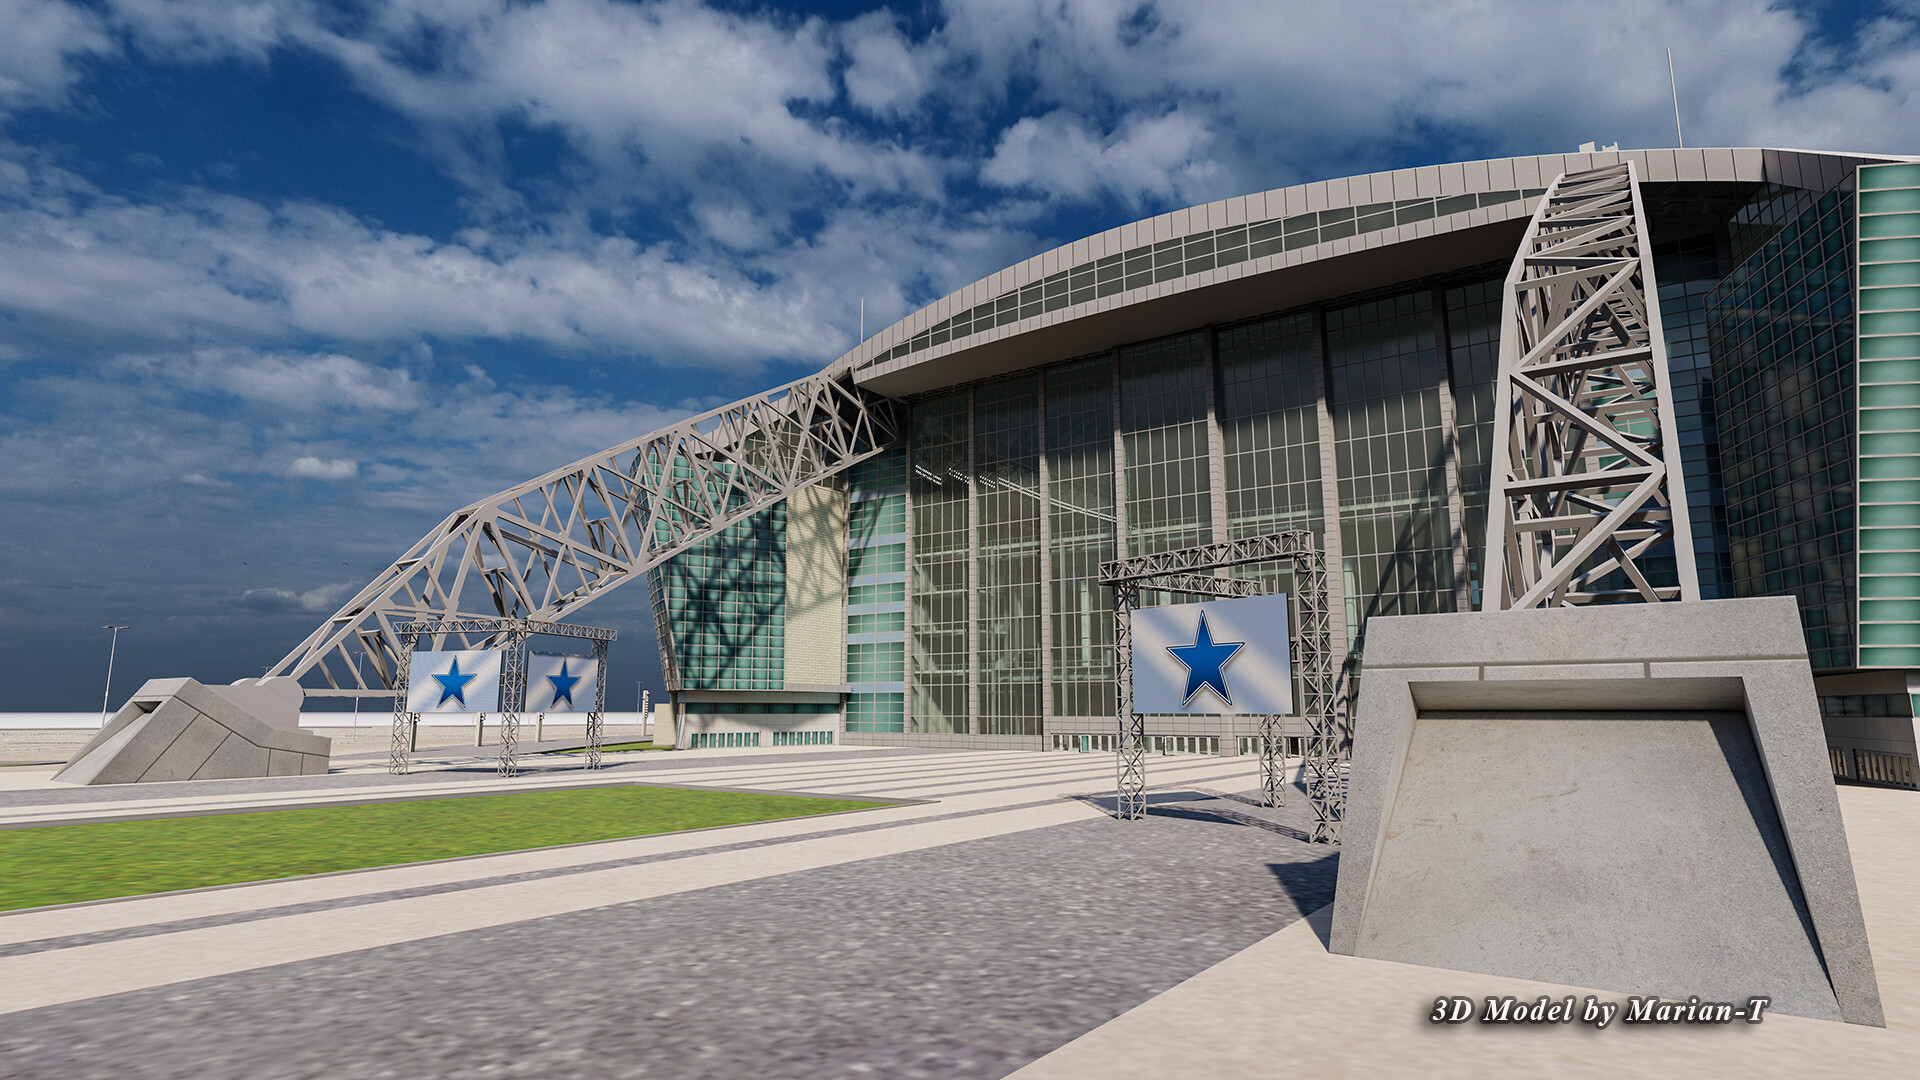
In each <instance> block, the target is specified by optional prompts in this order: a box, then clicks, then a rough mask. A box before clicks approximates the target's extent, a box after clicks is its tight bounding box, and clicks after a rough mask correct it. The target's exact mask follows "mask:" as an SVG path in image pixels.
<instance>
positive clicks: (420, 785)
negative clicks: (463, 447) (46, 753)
mask: <svg viewBox="0 0 1920 1080" xmlns="http://www.w3.org/2000/svg"><path fill="white" fill-rule="evenodd" d="M483 754H484V751H483ZM609 763H610V767H609V768H608V769H605V770H602V771H600V772H599V773H597V774H595V773H587V772H585V771H584V770H581V769H579V768H578V764H577V763H576V762H572V761H566V762H560V763H557V764H551V765H550V764H547V763H545V762H535V763H532V767H531V768H530V769H529V771H528V772H527V773H526V774H524V775H522V776H521V777H518V778H516V779H513V780H502V779H500V778H498V777H495V776H493V775H491V772H490V771H489V769H488V765H489V759H486V758H485V757H484V756H478V757H476V756H474V755H472V754H471V753H470V752H468V753H464V754H462V753H455V752H452V751H449V752H448V753H446V754H445V755H442V759H441V760H437V761H428V762H423V764H422V767H421V769H420V770H418V771H416V772H415V773H414V774H413V775H410V776H407V777H390V776H387V775H386V774H385V773H384V772H383V771H380V769H379V768H378V767H377V766H376V765H373V764H369V765H366V766H364V767H356V768H355V769H354V770H353V771H343V772H340V773H336V774H334V775H331V776H327V777H308V778H288V779H287V780H285V781H275V782H270V783H269V782H222V781H209V782H204V783H197V784H181V785H167V786H165V787H164V788H160V787H150V788H147V789H142V790H128V789H117V790H113V791H103V790H101V789H73V788H67V787H65V786H64V785H51V784H48V783H47V782H46V781H45V778H44V773H43V774H42V775H41V776H40V777H38V778H36V777H34V776H31V775H28V774H26V773H25V772H23V771H18V770H8V771H6V772H0V796H3V798H0V826H5V825H8V824H15V825H21V824H27V823H40V824H44V823H52V822H57V821H63V820H99V819H103V818H114V817H127V816H136V817H137V816H150V815H154V814H165V813H175V812H180V811H183V810H193V811H209V810H237V809H260V808H266V807H274V806H300V805H321V804H327V803H339V802H343V801H358V800H372V799H390V798H395V797H417V796H437V795H451V794H466V793H497V792H501V791H508V790H529V789H547V788H552V787H556V786H569V785H578V784H598V783H607V782H610V781H613V782H618V781H638V782H644V783H665V784H679V785H688V786H712V787H726V788H744V789H754V790H773V791H794V792H811V793H818V794H828V795H844V796H884V797H890V798H898V799H910V800H915V801H914V802H911V803H907V804H904V805H898V806H892V807H887V808H883V809H878V810H863V811H856V812H851V813H845V814H838V815H830V816H824V817H816V818H806V819H800V820H794V821H776V822H762V823H756V824H750V825H741V826H731V827H727V828H722V829H711V830H701V831H697V832H688V833H675V834H669V835H664V836H654V837H640V838H635V839H630V840H615V841H607V842H602V843H595V844H583V845H574V846H569V847H561V848H549V849H542V850H537V851H527V852H513V853H506V854H501V855H489V856H480V857H476V858H469V859H457V860H448V861H444V862H434V863H422V864H413V865H409V866H401V867H391V868H385V869H375V870H366V871H354V872H349V873H342V874H331V875H322V876H317V877H309V878H299V879H290V880H285V881H277V882H263V883H258V884H251V885H240V886H232V887H226V888H219V889H207V890H198V891H192V892H183V893H174V894H167V895H161V896H153V897H144V898H131V899H126V900H117V901H106V902H101V903H95V904H85V905H74V906H69V907H63V908H49V909H40V910H35V911H25V912H17V913H13V914H8V915H0V1014H7V1015H8V1019H7V1020H6V1021H4V1022H0V1076H8V1077H11V1076H20V1077H41V1076H45V1077H60V1078H61V1080H73V1078H85V1077H92V1076H99V1077H109V1076H111V1077H115V1078H116V1080H117V1078H122V1077H174V1076H179V1077H187V1076H191V1077H196V1078H198V1077H215V1078H218V1077H235V1078H239V1077H247V1078H249V1080H258V1078H267V1077H281V1076H287V1077H294V1076H300V1077H306V1076H336V1075H340V1076H344V1075H379V1074H385V1075H409V1076H464V1075H481V1074H485V1075H490V1076H515V1077H517V1076H554V1075H582V1076H598V1075H634V1076H647V1077H674V1078H696V1077H701V1078H704V1077H715V1078H733V1077H740V1076H755V1075H758V1076H768V1077H782V1078H785V1077H807V1078H813V1077H821V1078H827V1077H832V1078H843V1077H874V1076H882V1077H894V1076H900V1077H937V1078H946V1077H955V1078H958V1077H979V1078H997V1077H1001V1076H1007V1075H1009V1074H1011V1075H1014V1076H1019V1077H1022V1078H1029V1080H1031V1078H1062V1077H1095V1076H1098V1077H1101V1078H1103V1080H1105V1078H1108V1077H1117V1078H1125V1077H1149V1076H1152V1077H1165V1076H1185V1075H1210V1076H1219V1077H1240V1076H1247V1077H1266V1076H1274V1075H1290V1074H1296V1073H1297V1074H1301V1075H1326V1076H1368V1077H1373V1076H1400V1075H1418V1076H1421V1077H1433V1076H1468V1075H1471V1076H1488V1075H1528V1076H1533V1075H1542V1074H1554V1075H1559V1074H1565V1075H1572V1076H1588V1075H1591V1076H1599V1075H1609V1076H1613V1075H1660V1076H1668V1075H1674V1074H1676V1073H1700V1074H1708V1075H1718V1074H1728V1073H1739V1074H1742V1075H1756V1076H1774V1075H1794V1076H1796V1077H1804V1076H1808V1075H1829V1074H1836V1073H1845V1074H1847V1075H1863V1076H1866V1075H1888V1076H1907V1075H1912V1072H1913V1067H1914V1062H1915V1061H1920V904H1916V900H1920V796H1916V795H1915V794H1914V793H1911V792H1901V791H1889V790H1883V789H1871V788H1859V787H1843V788H1841V790H1840V797H1841V806H1842V809H1843V812H1844V813H1845V815H1846V819H1847V829H1848V837H1849V843H1850V845H1851V847H1852V852H1853V858H1854V864H1855V867H1856V871H1857V874H1858V876H1859V881H1860V890H1861V898H1862V903H1863V906H1864V908H1865V912H1866V918H1867V926H1868V931H1869V934H1870V937H1871V940H1872V944H1873V950H1874V957H1875V961H1876V966H1877V968H1878V971H1879V977H1880V987H1881V994H1882V998H1883V1001H1884V1004H1885V1008H1886V1013H1887V1018H1888V1024H1889V1026H1888V1028H1887V1029H1886V1030H1875V1029H1864V1028H1858V1027H1851V1026H1846V1025H1840V1024H1827V1023H1821V1022H1818V1021H1811V1020H1804V1019H1800V1018H1796V1017H1787V1016H1769V1017H1768V1018H1767V1020H1766V1022H1765V1023H1763V1024H1761V1025H1758V1026H1753V1025H1746V1024H1734V1025H1730V1026H1727V1027H1709V1028H1651V1029H1650V1028H1627V1027H1625V1026H1623V1025H1620V1024H1618V1023H1617V1022H1616V1024H1615V1025H1614V1026H1613V1027H1612V1028H1610V1029H1608V1030H1605V1031H1593V1030H1589V1029H1587V1028H1585V1027H1583V1026H1582V1025H1578V1024H1575V1025H1570V1026H1565V1027H1560V1026H1554V1027H1549V1028H1545V1029H1536V1028H1506V1027H1483V1026H1482V1025H1479V1024H1474V1023H1469V1024H1464V1025H1460V1026H1457V1027H1447V1026H1441V1027H1435V1026H1432V1025H1429V1024H1427V1023H1426V1021H1425V1016H1426V1014H1427V1011H1428V1010H1429V1009H1430V1008H1431V1005H1432V1002H1433V999H1434V998H1435V997H1437V996H1440V995H1455V994H1460V995H1467V996H1470V997H1473V998H1475V999H1476V1000H1478V999H1479V998H1482V997H1484V996H1487V995H1499V994H1513V995H1516V996H1519V997H1521V998H1525V999H1529V1000H1530V999H1532V998H1535V997H1538V996H1539V995H1540V994H1542V993H1546V994H1549V995H1555V996H1561V995H1564V994H1565V993H1575V994H1584V993H1587V992H1589V991H1581V990H1572V989H1569V988H1561V987H1547V986H1540V985H1537V984H1532V983H1526V982H1523V981H1520V980H1513V979H1501V978H1496V977H1491V976H1483V975H1473V974H1466V973H1459V972H1450V971H1442V970H1437V969H1431V968H1420V967H1413V966H1409V965H1401V964H1392V963H1387V962H1383V961H1373V960H1360V959H1355V958H1351V957H1341V956H1333V955H1331V954H1329V953H1328V952H1327V951H1326V948H1325V945H1324V939H1325V935H1326V926H1325V917H1326V912H1325V911H1324V910H1322V911H1320V912H1319V915H1318V916H1316V917H1314V918H1311V919H1309V918H1302V915H1303V914H1304V913H1306V912H1312V911H1315V910H1316V909H1321V908H1322V907H1323V905H1325V904H1326V903H1327V902H1328V901H1329V900H1330V899H1331V892H1332V882H1333V870H1334V867H1335V863H1336V858H1335V856H1334V853H1333V852H1330V851H1329V850H1328V849H1326V848H1323V847H1315V846H1313V845H1308V844H1305V843H1304V842H1302V839H1303V837H1302V834H1301V828H1302V827H1303V826H1304V825H1305V822H1306V808H1305V806H1304V805H1303V804H1304V799H1303V798H1299V797H1297V796H1298V792H1297V791H1296V798H1294V799H1293V800H1291V802H1292V805H1290V806H1289V807H1287V808H1284V809H1280V810H1269V809H1266V808H1262V807H1258V806H1256V805H1253V803H1252V800H1251V799H1250V798H1249V796H1250V795H1251V794H1252V792H1253V790H1254V788H1255V786H1256V784H1257V775H1256V770H1257V763H1256V762H1255V761H1254V760H1252V759H1248V758H1224V759H1221V758H1158V757H1156V758H1152V759H1150V762H1149V778H1150V780H1151V782H1152V783H1153V784H1154V791H1155V794H1154V796H1153V813H1152V814H1151V815H1150V816H1149V818H1148V820H1147V821H1145V822H1140V823H1127V824H1122V823H1116V822H1113V821H1111V820H1110V819H1108V818H1107V817H1106V814H1105V811H1104V810H1103V808H1102V805H1101V797H1102V796H1104V795H1108V794H1110V792H1111V790H1112V784H1113V774H1112V767H1113V766H1112V759H1111V758H1110V757H1108V756H1105V755H1085V756H1082V755H1077V754H1058V753H1049V754H1023V753H990V752H960V751H945V752H918V751H895V750H873V749H861V750H852V749H847V748H833V749H826V748H821V749H818V750H812V749H786V748H782V749H779V750H774V749H761V750H727V751H698V752H690V751H681V752H676V753H672V754H659V753H653V754H631V755H620V756H615V755H610V756H609ZM1592 992H1594V993H1598V994H1599V996H1600V997H1601V998H1602V999H1603V1000H1609V1001H1617V1000H1624V998H1625V996H1626V995H1625V994H1622V993H1612V992H1599V991H1592Z"/></svg>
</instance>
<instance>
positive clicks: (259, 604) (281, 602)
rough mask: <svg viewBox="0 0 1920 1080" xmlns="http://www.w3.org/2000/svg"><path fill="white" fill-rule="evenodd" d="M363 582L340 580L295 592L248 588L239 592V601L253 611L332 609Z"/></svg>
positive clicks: (314, 610) (313, 610)
mask: <svg viewBox="0 0 1920 1080" xmlns="http://www.w3.org/2000/svg"><path fill="white" fill-rule="evenodd" d="M362 584H364V582H353V581H341V582H335V583H334V584H331V585H322V586H320V587H319V588H317V589H308V590H306V591H305V592H295V591H294V590H292V589H248V590H246V591H245V592H243V593H241V594H240V603H242V604H244V605H245V606H247V607H250V608H252V609H254V610H255V611H309V612H324V611H334V610H336V609H338V608H339V606H340V604H341V602H342V601H344V600H346V599H347V598H348V597H350V596H352V595H353V594H354V593H355V592H357V591H358V590H359V589H360V586H361V585H362Z"/></svg>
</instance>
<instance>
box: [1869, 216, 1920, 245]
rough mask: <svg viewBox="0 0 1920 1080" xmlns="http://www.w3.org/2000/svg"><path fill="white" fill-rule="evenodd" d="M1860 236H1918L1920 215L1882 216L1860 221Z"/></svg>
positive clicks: (1919, 234)
mask: <svg viewBox="0 0 1920 1080" xmlns="http://www.w3.org/2000/svg"><path fill="white" fill-rule="evenodd" d="M1860 236H1861V237H1862V238H1863V239H1865V238H1868V237H1875V236H1920V214H1882V215H1880V216H1878V217H1863V218H1861V219H1860Z"/></svg>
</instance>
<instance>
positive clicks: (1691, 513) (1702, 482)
mask: <svg viewBox="0 0 1920 1080" xmlns="http://www.w3.org/2000/svg"><path fill="white" fill-rule="evenodd" d="M1653 276H1654V279H1655V280H1656V281H1658V282H1659V284H1660V325H1661V328H1662V329H1663V330H1664V331H1665V336H1666V340H1667V370H1668V372H1669V374H1670V378H1671V380H1672V386H1673V412H1674V422H1675V424H1676V425H1677V426H1678V427H1679V429H1680V430H1679V438H1680V468H1681V470H1682V471H1683V472H1684V473H1685V476H1686V483H1687V515H1688V520H1689V521H1690V522H1691V523H1692V526H1693V558H1694V565H1695V567H1696V569H1697V572H1698V574H1699V576H1700V595H1701V596H1702V597H1704V598H1705V599H1708V600H1717V599H1719V598H1721V597H1723V596H1732V595H1733V565H1732V562H1731V560H1730V558H1729V552H1730V545H1729V544H1728V542H1727V502H1726V497H1725V495H1724V494H1723V488H1722V480H1721V476H1720V434H1719V429H1718V428H1717V427H1716V426H1715V425H1714V405H1713V394H1714V385H1715V380H1714V378H1713V357H1712V350H1711V348H1710V337H1709V334H1708V332H1707V298H1708V297H1709V296H1711V295H1712V294H1713V290H1714V287H1715V286H1716V285H1718V284H1719V283H1720V279H1721V276H1722V275H1721V273H1720V257H1719V244H1718V241H1717V240H1716V238H1715V236H1714V234H1712V233H1705V234H1701V235H1698V236H1691V237H1687V238H1685V239H1681V240H1676V241H1673V242H1671V243H1666V244H1656V245H1654V248H1653ZM1674 573H1675V574H1676V575H1677V574H1678V568H1677V567H1676V568H1675V570H1674ZM1676 580H1677V578H1676Z"/></svg>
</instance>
